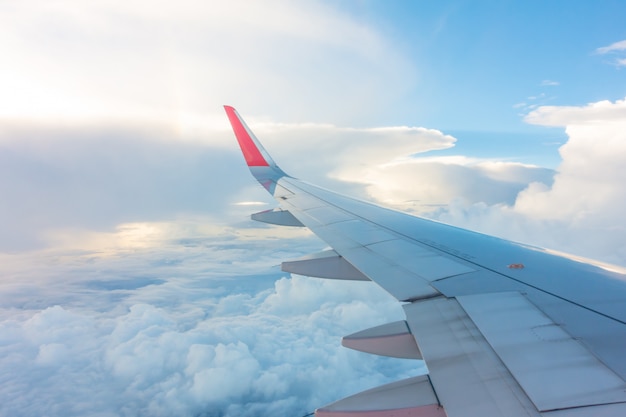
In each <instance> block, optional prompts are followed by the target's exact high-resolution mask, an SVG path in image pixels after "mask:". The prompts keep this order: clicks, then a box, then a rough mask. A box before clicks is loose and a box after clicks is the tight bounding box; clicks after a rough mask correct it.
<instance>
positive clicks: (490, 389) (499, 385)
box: [225, 106, 626, 417]
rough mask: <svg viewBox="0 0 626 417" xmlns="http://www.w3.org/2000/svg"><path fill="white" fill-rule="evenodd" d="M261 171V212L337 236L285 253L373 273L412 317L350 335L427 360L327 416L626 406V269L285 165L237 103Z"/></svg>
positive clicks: (355, 276) (554, 412)
mask: <svg viewBox="0 0 626 417" xmlns="http://www.w3.org/2000/svg"><path fill="white" fill-rule="evenodd" d="M225 109H226V114H227V115H228V118H229V120H230V122H231V125H232V127H233V130H234V133H235V136H236V137H237V140H238V142H239V145H240V147H241V149H242V152H243V154H244V157H245V159H246V162H247V164H248V166H249V168H250V171H251V172H252V174H253V175H254V177H255V178H256V179H257V180H258V181H259V183H261V185H263V187H265V189H266V190H268V191H269V192H270V193H271V194H272V195H273V196H274V198H275V199H276V200H277V201H278V203H279V208H278V209H276V210H270V211H266V212H261V213H257V214H255V215H253V218H254V219H255V220H259V221H265V222H269V223H274V224H280V225H288V226H306V227H308V228H309V229H311V230H312V231H313V232H314V233H315V234H316V235H317V236H319V237H320V238H321V239H322V240H324V241H325V242H326V243H327V244H328V245H330V246H331V247H332V250H330V251H325V252H321V253H317V254H312V255H310V256H307V257H305V258H303V259H299V260H293V261H289V262H285V263H283V270H285V271H289V272H294V273H298V274H301V275H308V276H314V277H323V278H334V279H350V280H372V281H374V282H375V283H377V284H378V285H380V286H381V287H382V288H384V289H385V290H386V291H388V292H389V293H390V294H391V295H393V296H394V297H395V298H396V299H398V301H400V302H402V303H403V308H404V311H405V313H406V321H403V322H396V323H389V324H388V325H384V326H379V327H376V328H373V329H368V330H364V331H362V332H358V333H355V334H353V335H350V336H346V337H345V338H344V339H343V344H344V345H345V346H347V347H350V348H354V349H358V350H362V351H366V352H370V353H376V354H380V355H387V356H395V357H404V358H423V359H424V361H425V362H426V365H427V367H428V371H429V373H428V375H425V376H421V377H416V378H411V379H408V380H404V381H399V382H396V383H394V384H389V385H385V386H382V387H378V388H375V389H372V390H369V391H365V392H363V393H361V394H357V395H354V396H351V397H348V398H345V399H343V400H340V401H338V402H336V403H333V404H330V405H328V406H325V407H321V408H319V409H318V410H317V411H316V415H318V416H342V417H356V416H369V417H379V416H448V417H474V416H476V417H478V416H481V417H484V416H507V417H517V416H546V417H579V416H626V382H625V380H626V276H625V275H624V274H623V273H620V272H616V271H611V270H608V269H607V268H604V267H602V266H598V265H596V264H591V263H584V262H581V261H579V260H576V259H572V258H568V257H563V256H557V255H555V254H553V253H550V252H548V251H545V250H543V249H538V248H534V247H529V246H525V245H521V244H518V243H514V242H510V241H506V240H502V239H498V238H495V237H491V236H487V235H483V234H479V233H475V232H471V231H467V230H463V229H459V228H456V227H452V226H448V225H445V224H442V223H437V222H433V221H430V220H426V219H423V218H419V217H415V216H412V215H408V214H405V213H401V212H397V211H394V210H390V209H386V208H383V207H379V206H377V205H374V204H371V203H367V202H363V201H360V200H356V199H354V198H350V197H346V196H343V195H340V194H337V193H334V192H331V191H328V190H325V189H323V188H319V187H316V186H314V185H311V184H308V183H306V182H304V181H301V180H298V179H296V178H293V177H291V176H289V175H287V174H285V173H284V172H283V171H282V170H281V169H280V168H278V166H277V165H276V164H275V162H274V161H273V160H272V159H271V157H270V156H269V154H268V153H267V152H266V151H265V149H263V147H262V146H261V144H260V143H259V141H258V140H257V139H256V137H255V136H254V134H253V133H252V132H251V131H250V129H249V128H248V127H247V126H246V124H245V123H244V121H243V120H242V119H241V117H240V116H239V115H238V113H237V112H236V111H235V109H233V108H232V107H229V106H225Z"/></svg>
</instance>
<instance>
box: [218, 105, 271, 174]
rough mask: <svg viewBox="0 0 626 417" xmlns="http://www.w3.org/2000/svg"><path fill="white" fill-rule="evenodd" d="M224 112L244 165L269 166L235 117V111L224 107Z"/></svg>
mask: <svg viewBox="0 0 626 417" xmlns="http://www.w3.org/2000/svg"><path fill="white" fill-rule="evenodd" d="M224 110H226V115H227V116H228V120H229V121H230V125H231V126H232V127H233V131H234V132H235V137H236V138H237V142H239V147H240V148H241V152H243V156H244V158H246V163H247V164H248V166H249V167H266V166H269V164H268V163H267V161H266V160H265V158H264V157H263V155H262V154H261V151H259V148H257V146H256V144H255V143H254V140H252V138H251V137H250V134H249V133H248V131H247V130H246V128H245V126H244V125H243V123H242V122H241V120H240V119H239V117H238V116H237V113H236V112H235V109H234V108H232V107H230V106H224Z"/></svg>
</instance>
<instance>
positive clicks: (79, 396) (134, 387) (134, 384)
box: [0, 223, 423, 416]
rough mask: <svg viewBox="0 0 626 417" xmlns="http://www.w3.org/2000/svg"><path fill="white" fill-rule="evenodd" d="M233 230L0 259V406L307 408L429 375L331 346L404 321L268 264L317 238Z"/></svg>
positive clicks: (50, 410) (202, 410)
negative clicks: (243, 233) (350, 335)
mask: <svg viewBox="0 0 626 417" xmlns="http://www.w3.org/2000/svg"><path fill="white" fill-rule="evenodd" d="M178 224H179V223H173V224H153V225H150V226H151V227H152V229H167V228H168V227H169V228H170V229H171V228H174V229H178V227H179V226H178ZM241 226H246V227H243V228H244V229H245V230H248V231H249V232H250V235H251V236H255V237H250V238H248V239H247V240H245V241H243V242H245V243H242V241H241V240H240V238H239V233H241V232H238V231H237V229H235V228H232V227H227V226H219V225H214V226H213V229H211V230H210V231H207V230H205V231H202V230H199V231H196V233H190V232H189V230H188V228H187V229H186V228H182V230H178V235H180V236H185V237H184V238H181V237H177V233H171V230H170V232H169V233H161V234H158V233H152V234H144V238H143V240H142V239H140V238H136V239H135V241H136V244H135V246H133V247H132V248H129V247H128V246H127V245H119V244H116V243H115V242H119V241H122V240H123V238H122V237H118V239H117V240H116V239H113V238H111V239H110V242H111V246H110V247H109V250H108V251H107V252H106V253H101V252H100V250H96V249H85V248H83V249H82V250H77V249H72V248H71V247H65V248H57V249H55V250H47V251H37V252H30V253H22V254H14V255H3V257H2V274H3V276H5V277H6V279H3V281H2V283H0V294H1V297H2V308H0V317H1V320H0V349H1V350H2V355H1V357H0V375H2V376H1V379H2V384H0V398H2V402H1V403H0V414H3V415H14V416H22V415H24V416H26V415H50V416H56V415H59V416H60V415H64V416H67V415H81V416H83V415H98V416H108V415H111V416H113V415H128V416H131V415H141V414H147V415H160V416H170V415H172V416H173V415H177V416H180V415H207V416H236V415H237V416H241V415H244V416H258V415H274V414H276V413H279V412H280V413H281V414H283V415H302V414H305V413H306V412H309V411H311V410H313V409H314V408H315V407H317V406H320V405H322V404H324V403H327V402H330V401H333V400H335V399H337V398H340V397H341V396H345V395H348V394H350V393H353V392H355V391H359V390H361V389H365V388H368V387H371V386H375V385H377V384H381V383H385V382H388V381H391V380H395V379H398V378H401V377H402V376H409V375H412V374H416V373H419V372H420V371H423V369H422V367H421V365H420V363H419V362H411V363H409V362H407V361H402V360H391V359H383V358H378V357H375V356H373V355H367V354H362V353H359V352H354V351H349V350H348V349H345V348H342V347H341V346H340V344H339V339H340V337H341V336H342V335H345V334H347V333H350V332H353V331H357V330H360V329H362V328H363V327H367V326H370V325H376V324H380V323H382V322H385V321H387V320H395V319H399V318H400V317H401V316H402V312H401V309H400V307H399V305H398V304H397V302H395V300H393V299H392V298H391V297H390V296H388V295H385V293H384V292H382V290H380V289H379V288H377V287H376V286H375V285H373V284H372V283H362V282H361V283H359V282H357V283H352V282H332V281H323V280H316V279H311V278H304V277H294V278H292V279H288V278H287V277H285V276H284V275H283V274H281V273H280V271H277V270H276V267H271V266H268V265H275V264H277V263H278V262H279V261H280V260H282V259H284V258H285V257H290V256H300V255H301V254H302V253H304V252H308V251H309V250H311V249H312V248H317V247H318V246H319V244H320V243H319V241H317V240H316V239H312V238H310V237H309V238H307V237H306V236H303V235H302V232H298V231H297V230H299V229H296V232H294V233H295V235H292V236H291V238H290V237H289V236H282V238H281V239H276V238H275V237H274V238H272V235H273V234H275V232H269V230H274V229H276V228H264V229H263V230H268V232H267V233H257V232H258V231H259V230H257V231H256V232H254V231H253V230H255V229H250V226H249V225H240V227H241ZM128 227H129V228H132V227H136V228H137V227H138V226H132V225H129V226H128ZM146 227H147V225H144V228H146ZM120 233H121V232H120ZM155 235H158V236H161V238H155V237H154V236H155ZM140 241H141V243H140ZM287 248H289V249H287ZM131 255H132V256H131ZM244 260H245V261H244ZM329 381H334V382H337V381H340V383H333V384H329V383H328V382H329Z"/></svg>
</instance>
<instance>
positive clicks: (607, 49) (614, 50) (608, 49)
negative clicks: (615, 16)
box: [596, 40, 626, 67]
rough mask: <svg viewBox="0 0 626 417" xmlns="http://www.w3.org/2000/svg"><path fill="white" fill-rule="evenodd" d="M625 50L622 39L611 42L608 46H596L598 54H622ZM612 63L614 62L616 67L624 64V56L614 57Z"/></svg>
mask: <svg viewBox="0 0 626 417" xmlns="http://www.w3.org/2000/svg"><path fill="white" fill-rule="evenodd" d="M625 50H626V40H623V41H619V42H615V43H612V44H611V45H609V46H603V47H601V48H598V49H596V53H597V54H600V55H605V54H619V55H622V56H623V54H624V51H625ZM613 64H615V65H616V66H618V67H623V66H626V58H616V59H615V60H614V61H613Z"/></svg>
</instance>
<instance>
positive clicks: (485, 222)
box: [437, 100, 626, 265]
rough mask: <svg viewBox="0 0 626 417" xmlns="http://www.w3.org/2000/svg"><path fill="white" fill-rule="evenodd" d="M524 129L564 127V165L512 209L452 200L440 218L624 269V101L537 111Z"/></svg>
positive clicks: (536, 183)
mask: <svg viewBox="0 0 626 417" xmlns="http://www.w3.org/2000/svg"><path fill="white" fill-rule="evenodd" d="M526 120H527V121H528V122H529V123H534V124H540V125H545V126H559V127H561V126H562V127H565V130H566V133H567V135H568V137H569V139H568V141H567V142H566V143H565V144H564V145H563V146H562V147H561V148H560V150H559V152H560V155H561V158H562V163H561V164H560V166H559V167H558V168H557V171H556V173H555V175H554V177H553V179H552V180H551V181H549V182H546V181H542V180H541V179H535V180H533V181H530V183H529V184H528V185H527V186H525V187H524V189H523V190H521V192H519V194H517V196H516V198H515V200H514V202H513V203H508V202H502V203H500V204H489V202H488V201H486V200H483V201H481V202H476V203H474V204H467V203H466V202H464V201H459V200H456V201H453V203H452V204H451V206H450V207H449V208H446V209H445V210H441V211H440V212H439V213H437V217H438V218H439V219H441V220H444V221H447V222H452V223H455V224H458V225H461V226H464V227H471V228H474V229H477V230H480V231H483V232H486V233H490V234H497V235H500V236H504V237H508V238H511V239H516V240H520V241H524V242H528V243H534V244H538V245H541V246H545V247H549V248H554V249H559V250H563V251H566V252H571V253H574V254H578V255H582V256H587V257H591V258H595V259H599V260H604V261H607V262H613V263H618V264H622V265H624V264H626V230H625V228H624V212H626V186H625V185H624V184H626V170H624V166H626V100H618V101H615V102H610V101H601V102H597V103H591V104H589V105H586V106H580V107H574V106H551V107H540V108H538V109H537V110H536V111H534V112H532V113H530V114H529V115H528V116H527V118H526Z"/></svg>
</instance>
